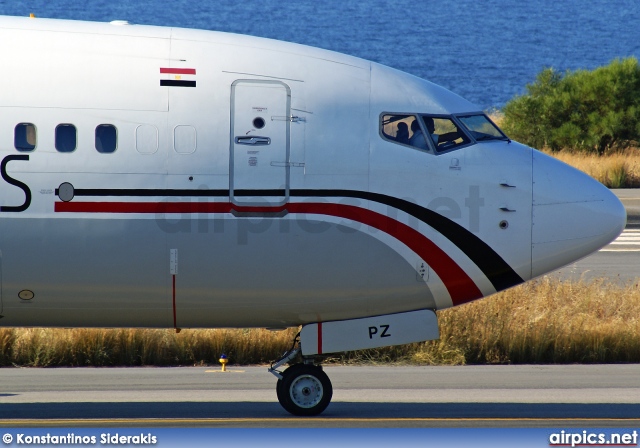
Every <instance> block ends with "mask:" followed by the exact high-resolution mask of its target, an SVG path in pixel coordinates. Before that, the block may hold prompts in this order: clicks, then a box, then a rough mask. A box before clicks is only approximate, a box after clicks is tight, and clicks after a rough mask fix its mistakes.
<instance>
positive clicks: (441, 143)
mask: <svg viewBox="0 0 640 448" xmlns="http://www.w3.org/2000/svg"><path fill="white" fill-rule="evenodd" d="M422 120H423V122H424V127H425V129H426V130H427V132H428V133H429V135H430V136H431V141H433V144H434V146H435V148H436V151H437V152H444V151H449V150H451V149H453V148H456V147H458V146H461V145H466V144H468V143H470V141H471V140H469V137H467V135H466V134H465V133H464V132H463V131H462V129H459V128H458V126H457V125H456V124H455V123H454V122H453V120H452V119H451V118H448V117H436V116H429V115H422Z"/></svg>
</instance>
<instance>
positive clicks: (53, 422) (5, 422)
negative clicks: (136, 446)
mask: <svg viewBox="0 0 640 448" xmlns="http://www.w3.org/2000/svg"><path fill="white" fill-rule="evenodd" d="M532 421H533V422H535V421H554V422H585V421H586V422H588V421H598V422H620V423H632V422H633V423H635V422H640V419H638V418H553V417H551V418H532V417H526V418H520V417H514V418H511V417H506V418H496V417H487V418H478V417H474V418H429V417H406V418H402V417H394V418H385V417H373V418H343V417H333V418H327V417H310V418H302V417H286V418H283V417H268V418H138V419H136V418H134V419H130V418H111V419H42V420H39V419H2V420H0V427H7V426H23V425H31V426H76V425H79V424H84V425H86V424H91V425H92V426H94V425H105V424H112V425H114V424H118V423H121V424H122V423H124V424H127V425H128V426H132V424H133V425H141V426H144V425H149V424H155V425H167V426H169V425H171V424H184V423H190V424H193V425H198V424H200V425H202V424H207V423H269V422H273V423H279V422H288V423H296V422H315V423H330V422H352V423H358V422H442V423H447V422H449V423H451V422H532Z"/></svg>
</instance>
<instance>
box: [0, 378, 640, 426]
mask: <svg viewBox="0 0 640 448" xmlns="http://www.w3.org/2000/svg"><path fill="white" fill-rule="evenodd" d="M216 370H219V369H214V368H205V367H177V368H100V369H96V368H56V369H23V368H4V369H0V403H1V404H0V426H38V427H40V426H65V427H77V426H93V427H96V426H100V427H104V426H116V427H123V426H135V427H150V426H163V427H165V426H197V427H434V426H435V427H446V426H461V427H462V426H472V427H478V426H482V427H485V426H497V427H505V426H507V427H508V426H516V427H527V426H538V427H541V426H544V427H549V426H556V427H557V426H562V427H595V426H598V427H606V426H624V427H632V426H633V427H637V426H639V425H640V365H569V366H456V367H452V366H440V367H404V366H358V367H344V366H328V367H325V370H326V372H327V374H328V375H329V377H330V378H331V380H332V383H333V387H334V395H333V401H332V403H331V404H330V405H329V407H328V408H327V410H326V411H325V412H324V413H323V414H322V415H321V416H319V417H315V418H298V417H293V416H290V415H289V414H288V413H287V412H286V411H284V410H283V409H282V408H281V407H280V405H279V404H278V402H277V399H276V393H275V383H276V379H275V377H274V376H272V375H271V374H269V373H268V372H267V369H266V367H264V366H262V367H235V366H231V367H230V368H229V370H230V372H226V373H221V372H218V371H216Z"/></svg>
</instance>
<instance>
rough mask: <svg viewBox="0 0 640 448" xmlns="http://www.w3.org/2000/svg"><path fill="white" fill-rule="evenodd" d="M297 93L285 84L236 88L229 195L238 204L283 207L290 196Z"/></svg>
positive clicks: (233, 89) (246, 82)
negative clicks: (294, 95) (293, 98)
mask: <svg viewBox="0 0 640 448" xmlns="http://www.w3.org/2000/svg"><path fill="white" fill-rule="evenodd" d="M290 109H291V90H290V89H289V86H287V85H286V84H284V83H282V82H279V81H260V80H238V81H235V82H234V83H233V84H232V86H231V142H230V147H231V154H230V165H231V166H230V172H229V174H230V175H229V183H230V185H229V189H230V192H229V195H230V197H231V201H232V202H233V203H235V204H238V205H256V206H261V205H262V206H279V205H282V204H285V203H286V202H287V200H288V198H289V145H290V125H291V121H290V116H291V113H290Z"/></svg>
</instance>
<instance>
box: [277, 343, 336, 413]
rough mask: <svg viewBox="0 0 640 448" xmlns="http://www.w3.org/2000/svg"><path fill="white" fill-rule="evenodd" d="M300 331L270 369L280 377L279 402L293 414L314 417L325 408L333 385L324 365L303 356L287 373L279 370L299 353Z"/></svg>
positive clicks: (329, 400) (278, 384) (278, 387)
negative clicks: (300, 361)
mask: <svg viewBox="0 0 640 448" xmlns="http://www.w3.org/2000/svg"><path fill="white" fill-rule="evenodd" d="M299 337H300V333H298V334H297V335H296V337H295V338H294V339H293V345H292V346H291V348H290V349H289V350H288V351H287V352H285V354H284V355H282V358H280V359H279V360H278V361H275V362H274V363H273V364H271V367H269V372H271V373H272V374H273V375H275V376H276V378H278V383H277V384H276V395H277V396H278V401H279V402H280V405H281V406H282V407H283V408H285V409H286V410H287V411H288V412H290V413H291V414H293V415H301V416H311V415H318V414H320V413H321V412H322V411H324V410H325V409H326V408H327V406H329V402H331V397H332V396H333V387H332V386H331V381H329V377H328V376H327V374H326V373H324V371H323V370H322V367H320V366H318V365H314V364H313V358H305V357H303V361H306V362H304V363H298V364H293V365H292V366H291V367H289V368H288V369H286V370H285V371H284V372H280V371H279V370H278V368H279V367H282V366H283V365H285V364H286V363H288V362H289V361H293V360H294V359H295V358H297V357H298V355H299V354H300V346H299Z"/></svg>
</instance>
